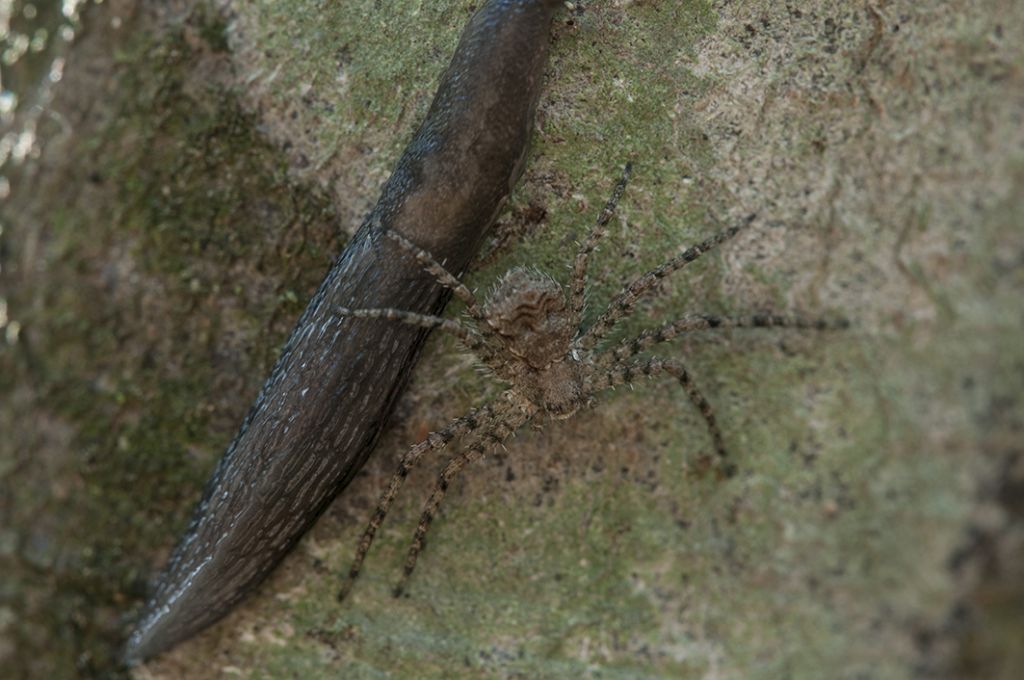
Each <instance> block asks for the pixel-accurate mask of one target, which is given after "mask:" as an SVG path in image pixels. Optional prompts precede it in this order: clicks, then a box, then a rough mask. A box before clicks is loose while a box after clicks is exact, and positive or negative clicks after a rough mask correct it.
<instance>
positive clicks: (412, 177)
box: [125, 0, 560, 663]
mask: <svg viewBox="0 0 1024 680" xmlns="http://www.w3.org/2000/svg"><path fill="white" fill-rule="evenodd" d="M559 4H560V3H559V2H558V1H557V0H489V1H488V2H486V3H485V4H484V6H483V7H482V8H481V9H480V10H479V11H478V12H477V13H476V14H475V15H474V16H473V17H472V19H471V20H470V22H469V24H468V25H467V27H466V28H465V30H464V31H463V34H462V37H461V39H460V41H459V45H458V48H457V49H456V52H455V55H454V57H453V59H452V62H451V64H450V66H449V67H448V69H447V70H446V71H445V73H444V75H443V76H442V79H441V84H440V87H439V89H438V91H437V94H436V95H435V97H434V100H433V102H432V104H431V106H430V110H429V112H428V114H427V117H426V119H425V120H424V122H423V123H422V125H421V126H420V128H419V130H418V131H417V132H416V134H415V136H414V137H413V139H412V141H411V142H410V143H409V145H408V147H407V148H406V149H405V151H404V153H403V154H402V157H401V159H400V160H399V161H398V165H397V166H396V168H395V170H394V172H393V174H392V175H391V177H390V179H388V181H387V183H386V185H385V186H384V189H383V192H382V194H381V197H380V200H379V202H378V203H377V205H376V207H374V209H373V210H372V211H371V213H370V214H369V216H368V217H367V218H366V220H365V221H364V223H363V225H362V226H361V227H360V228H359V230H358V231H357V233H356V234H355V236H354V237H353V238H352V240H351V241H350V242H349V243H348V245H347V246H346V247H345V250H344V251H343V252H342V253H341V255H340V256H339V257H338V259H337V260H336V261H335V263H334V265H333V266H332V268H331V270H330V272H328V274H327V276H326V278H325V279H324V281H323V283H322V284H321V285H320V288H319V289H318V290H317V292H316V294H315V295H314V296H313V298H312V300H311V301H310V303H309V305H308V307H307V308H306V310H305V311H304V312H303V314H302V316H301V318H300V319H299V321H298V324H297V325H296V327H295V329H294V330H293V331H292V334H291V337H290V338H289V340H288V342H287V344H286V345H285V348H284V350H283V352H282V354H281V356H280V358H279V359H278V361H277V364H276V365H275V367H274V370H273V372H272V373H271V375H270V377H269V378H268V379H267V381H266V383H265V384H264V385H263V388H262V390H261V391H260V394H259V396H258V397H257V399H256V402H255V404H254V405H253V407H252V409H251V410H250V412H249V414H248V416H247V417H246V419H245V421H244V423H243V424H242V427H241V429H240V431H239V432H238V434H237V435H236V437H235V439H234V441H233V442H232V443H231V444H230V446H228V449H227V451H226V452H225V454H224V457H223V458H222V459H221V461H220V463H219V464H218V465H217V467H216V469H215V470H214V473H213V476H212V478H211V479H210V481H209V483H208V484H207V487H206V490H205V492H204V494H203V497H202V500H201V501H200V502H199V505H198V506H197V508H196V510H195V514H194V516H193V519H192V523H191V525H190V526H189V528H188V530H187V532H186V534H185V536H184V537H183V538H182V540H181V542H180V543H179V544H178V546H177V548H176V549H175V550H174V553H173V554H172V556H171V558H170V560H169V561H168V563H167V565H166V567H165V568H164V571H163V572H162V574H161V576H160V578H159V580H158V581H157V583H156V585H155V587H154V591H153V595H152V598H151V599H150V601H149V602H148V604H147V605H146V608H145V610H144V612H143V615H142V618H141V619H140V621H139V623H138V625H137V627H136V629H135V631H134V632H133V633H132V635H131V637H130V639H129V641H128V643H127V647H126V650H125V658H126V661H127V662H128V663H138V662H140V661H143V660H145V659H147V658H149V657H152V656H153V655H155V654H158V653H160V652H162V651H164V650H166V649H168V648H170V647H172V646H173V645H175V644H176V643H178V642H180V641H181V640H184V639H185V638H188V637H190V636H192V635H194V634H195V633H196V632H198V631H199V630H201V629H203V628H205V627H207V626H209V625H210V624H212V623H213V622H215V621H217V620H218V619H220V618H221V617H223V616H224V615H225V614H227V613H228V611H230V610H231V608H232V607H233V606H234V605H235V604H236V603H238V602H239V601H240V600H241V599H243V598H244V597H245V596H246V594H247V593H248V592H249V591H251V590H252V589H253V588H254V587H255V586H256V585H257V584H258V583H260V581H262V580H263V579H264V578H265V577H266V576H267V574H268V573H270V571H271V570H272V569H273V568H274V566H275V565H277V563H278V562H279V561H280V560H281V559H282V558H283V557H284V556H285V554H287V552H288V551H289V550H290V549H291V548H292V546H294V545H295V543H296V542H297V541H298V540H299V538H300V537H301V536H302V534H303V533H304V532H305V531H306V530H307V529H308V528H309V527H310V526H311V525H312V524H313V522H314V521H315V520H316V518H317V517H318V516H319V515H320V514H321V513H322V512H323V511H324V510H325V509H326V507H327V506H328V505H329V503H330V502H331V500H332V499H333V498H334V497H335V496H336V495H337V494H338V492H339V491H341V489H343V488H344V487H345V486H346V484H348V482H349V481H350V480H351V479H352V477H353V476H354V475H355V474H356V472H357V471H358V470H359V468H360V467H361V466H362V464H363V463H364V461H365V460H366V458H367V457H368V455H369V454H370V451H371V450H372V449H373V446H374V444H375V443H376V441H377V438H378V436H379V435H380V432H381V430H382V428H383V427H384V424H385V422H386V420H387V417H388V416H389V414H390V412H391V410H392V408H393V406H394V403H395V401H396V399H397V397H398V395H399V394H400V392H401V390H402V389H403V387H404V386H405V383H406V381H407V378H408V376H409V373H410V370H411V368H412V365H413V364H414V362H415V360H416V357H417V355H418V352H419V349H420V347H421V346H422V343H423V340H424V338H425V335H426V333H425V332H424V331H422V330H418V329H415V328H410V327H407V326H404V325H402V324H382V323H376V322H374V321H373V320H362V319H347V318H341V317H339V316H338V315H337V314H336V313H335V311H334V310H335V309H336V308H338V307H347V308H370V307H395V308H399V309H407V310H412V311H417V312H421V313H424V314H438V313H440V312H441V310H442V309H443V307H444V305H445V303H446V302H447V298H448V294H447V293H446V291H445V290H444V289H443V288H441V287H440V286H439V285H438V284H437V283H436V282H435V281H434V279H433V277H431V276H430V275H429V274H426V273H425V272H423V270H422V268H421V267H420V266H419V264H418V263H417V262H416V261H415V260H414V259H413V258H412V257H411V256H410V255H409V254H408V253H406V252H405V251H403V250H402V249H401V248H400V247H399V246H398V245H397V244H396V243H395V242H394V241H393V240H392V239H389V238H386V237H385V236H384V233H385V232H386V231H387V230H394V231H397V232H399V233H401V234H402V235H404V236H405V237H406V238H408V239H409V240H411V241H413V242H414V243H416V244H418V245H419V246H421V247H422V248H424V249H426V250H428V251H429V252H431V253H432V254H433V255H434V257H435V258H436V259H437V260H439V261H441V262H444V263H445V265H446V267H448V269H449V270H450V271H453V272H456V273H459V272H461V271H463V270H464V269H465V267H466V266H467V265H468V264H469V262H470V260H471V259H472V257H473V256H474V255H475V254H476V252H477V250H478V249H479V247H480V245H481V243H482V239H483V236H484V234H485V232H486V230H487V228H488V227H489V226H490V224H491V223H492V222H493V221H494V218H495V216H496V215H497V213H498V211H499V210H500V208H501V206H502V204H503V203H504V200H505V198H506V197H507V196H508V194H509V192H510V190H511V188H512V186H513V185H514V183H515V182H516V180H517V179H518V177H519V175H520V174H521V172H522V168H523V162H524V158H525V155H526V149H527V144H528V140H529V133H530V129H531V128H532V125H533V114H534V110H535V108H536V103H537V98H538V94H539V90H540V84H541V76H542V72H543V69H544V65H545V62H546V58H547V48H548V32H549V30H550V25H551V20H552V15H553V13H554V11H555V9H556V7H557V6H558V5H559Z"/></svg>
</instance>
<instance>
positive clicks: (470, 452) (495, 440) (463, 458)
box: [393, 403, 537, 597]
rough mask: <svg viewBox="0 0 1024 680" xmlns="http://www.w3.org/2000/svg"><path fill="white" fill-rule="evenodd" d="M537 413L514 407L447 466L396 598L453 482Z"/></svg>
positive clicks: (424, 516)
mask: <svg viewBox="0 0 1024 680" xmlns="http://www.w3.org/2000/svg"><path fill="white" fill-rule="evenodd" d="M536 412H537V409H536V407H535V406H533V405H532V404H529V403H527V404H523V405H521V406H519V407H518V408H513V410H512V412H511V413H510V414H509V416H508V418H507V419H506V420H501V419H497V418H496V419H494V420H493V423H492V425H491V427H490V428H488V429H487V430H484V431H483V432H482V433H481V434H480V435H479V436H476V437H474V441H473V442H472V443H470V444H469V445H468V446H467V447H466V450H465V451H464V452H463V453H461V454H460V455H458V456H455V457H454V458H452V459H451V460H449V461H448V464H447V465H445V466H444V469H443V470H442V471H441V474H440V476H438V478H437V485H436V486H435V487H434V491H433V493H431V494H430V498H429V499H427V502H426V504H425V505H424V506H423V514H422V515H421V517H420V523H419V525H418V526H417V527H416V534H415V535H414V536H413V539H412V544H411V545H410V546H409V553H408V555H407V556H406V558H405V566H404V568H403V569H402V578H401V579H400V580H399V582H398V584H397V585H396V586H395V589H394V591H393V592H394V595H395V597H399V596H401V594H402V593H403V592H405V588H406V585H407V584H408V582H409V577H410V576H412V572H413V570H414V569H415V568H416V560H417V559H418V558H419V555H420V552H421V551H422V550H423V542H424V539H425V538H426V535H427V531H428V530H429V529H430V524H431V522H433V521H434V517H435V516H436V515H437V511H438V509H439V508H440V507H441V502H442V501H443V500H444V497H445V494H447V493H448V486H449V484H451V481H452V480H453V479H455V477H456V476H457V475H458V474H459V473H460V472H461V471H462V469H463V468H464V467H466V465H468V464H470V463H472V462H473V461H476V460H479V459H480V458H482V457H483V456H484V454H486V453H487V452H488V451H490V450H492V449H494V448H495V447H497V446H500V445H501V444H502V443H504V442H505V440H507V439H508V438H509V437H511V436H512V435H513V434H515V432H516V430H518V429H519V428H520V427H522V426H523V425H525V424H526V423H527V422H529V420H530V419H531V418H533V416H534V414H535V413H536Z"/></svg>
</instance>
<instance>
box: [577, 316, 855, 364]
mask: <svg viewBox="0 0 1024 680" xmlns="http://www.w3.org/2000/svg"><path fill="white" fill-rule="evenodd" d="M849 326H850V322H849V321H847V320H846V319H842V318H825V317H821V318H813V317H805V316H799V315H793V314H786V315H781V314H744V315H742V316H716V315H714V314H687V315H686V316H684V317H682V318H681V319H678V320H676V321H671V322H669V323H667V324H665V325H663V326H661V327H659V328H654V329H651V330H646V331H644V332H643V333H641V334H640V335H638V336H637V337H635V338H633V339H632V340H625V341H623V342H622V343H621V344H619V345H618V346H617V347H616V348H615V349H613V350H611V351H608V352H603V353H601V354H600V355H598V356H597V358H596V359H595V363H596V364H597V365H598V366H611V365H613V364H619V363H621V362H623V361H625V360H627V359H631V358H633V357H635V356H636V355H638V354H640V353H641V352H644V351H646V350H648V349H650V348H651V347H653V346H654V345H657V344H659V343H662V342H668V341H669V340H672V339H673V338H675V337H677V336H679V335H682V334H683V333H690V332H694V331H707V330H715V329H718V328H799V329H805V330H816V331H830V330H842V329H844V328H848V327H849Z"/></svg>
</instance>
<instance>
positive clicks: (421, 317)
mask: <svg viewBox="0 0 1024 680" xmlns="http://www.w3.org/2000/svg"><path fill="white" fill-rule="evenodd" d="M334 312H335V313H336V314H338V315H340V316H348V317H352V318H354V319H385V320H387V321H398V322H400V323H404V324H408V325H410V326H416V327H418V328H426V329H427V330H433V329H435V328H439V329H441V330H442V331H447V332H448V333H451V334H452V335H454V336H455V337H457V338H458V339H459V340H461V341H462V344H463V345H465V346H466V348H467V349H468V350H470V351H471V352H473V353H474V354H476V355H477V356H478V357H480V359H481V360H482V361H483V362H484V363H486V364H487V365H488V366H490V367H491V368H492V369H495V370H497V369H498V368H499V367H501V366H502V365H503V364H502V362H501V360H500V359H499V357H498V353H497V351H496V350H495V349H494V347H492V346H491V345H490V344H489V343H488V342H487V341H486V340H485V339H484V338H483V337H481V335H480V334H479V333H477V332H475V331H473V330H472V329H470V328H467V327H466V326H465V325H464V324H462V323H459V322H458V321H453V320H451V319H443V318H441V317H439V316H431V315H429V314H417V313H415V312H407V311H405V310H403V309H392V308H390V307H387V308H382V309H348V308H347V307H335V308H334Z"/></svg>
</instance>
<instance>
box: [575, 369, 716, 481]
mask: <svg viewBox="0 0 1024 680" xmlns="http://www.w3.org/2000/svg"><path fill="white" fill-rule="evenodd" d="M662 372H665V373H668V374H669V375H671V376H672V377H674V378H675V379H676V380H678V381H679V384H680V385H682V387H683V389H684V390H685V391H686V395H687V396H688V397H689V398H690V402H691V403H693V405H694V406H696V407H697V410H698V411H700V414H701V416H703V418H704V422H705V424H707V428H708V432H709V433H710V435H711V441H712V443H713V444H714V446H715V453H716V454H717V455H718V462H719V465H720V466H721V471H722V473H723V474H724V475H725V476H727V477H731V476H732V475H733V474H735V466H733V465H732V464H730V463H729V462H728V458H729V454H728V451H726V448H725V442H724V441H723V439H722V431H721V430H720V429H719V428H718V421H717V420H716V419H715V413H714V411H713V410H712V409H711V404H709V403H708V400H707V399H705V398H704V395H703V394H701V392H700V390H699V389H698V388H697V385H695V384H694V382H693V380H692V379H691V378H690V374H689V373H688V372H687V370H686V368H685V367H683V365H682V364H681V363H679V362H678V361H668V360H666V359H661V358H659V357H652V358H650V359H647V360H645V361H640V362H634V363H629V364H617V365H615V366H612V367H611V368H609V369H608V370H607V371H606V372H604V373H603V374H601V375H599V376H597V379H596V380H593V381H589V382H588V383H587V384H586V385H585V389H584V392H585V394H586V396H588V397H589V396H593V395H594V394H596V393H598V392H601V391H603V390H606V389H608V388H609V387H614V386H616V385H623V384H626V383H631V382H632V381H633V380H635V379H636V378H639V377H653V376H655V375H658V374H659V373H662Z"/></svg>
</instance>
